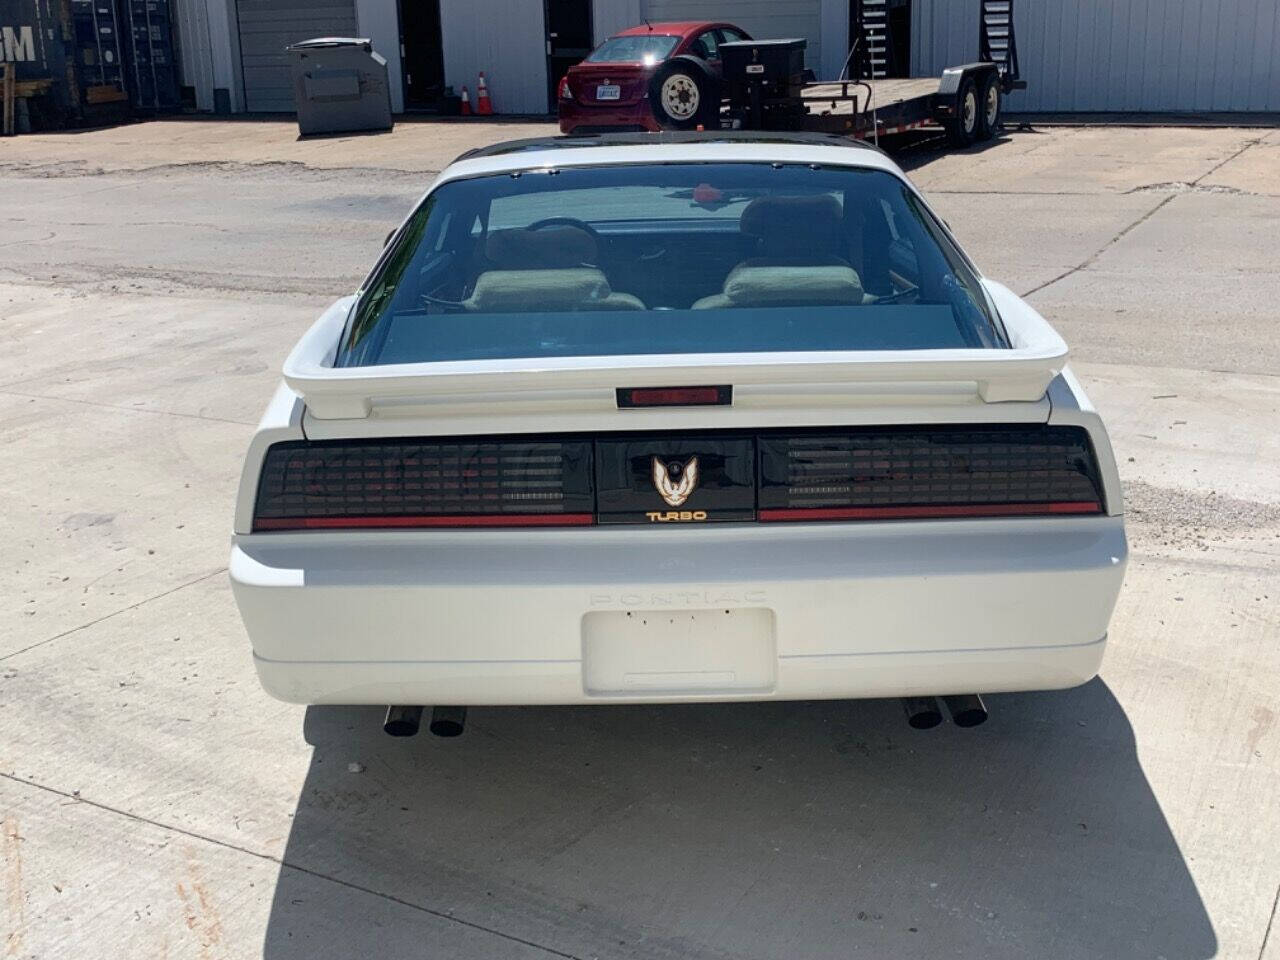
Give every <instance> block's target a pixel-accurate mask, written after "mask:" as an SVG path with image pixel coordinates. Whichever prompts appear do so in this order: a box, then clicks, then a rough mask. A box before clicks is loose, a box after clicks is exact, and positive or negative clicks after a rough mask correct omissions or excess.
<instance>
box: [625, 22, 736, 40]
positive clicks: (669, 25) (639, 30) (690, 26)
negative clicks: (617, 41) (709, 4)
mask: <svg viewBox="0 0 1280 960" xmlns="http://www.w3.org/2000/svg"><path fill="white" fill-rule="evenodd" d="M719 26H726V27H727V26H732V24H728V23H725V24H722V23H721V22H720V21H719V20H662V21H660V22H658V23H647V24H646V23H642V24H640V25H639V26H636V27H627V29H625V30H619V31H618V32H617V33H615V34H614V36H615V37H634V36H637V35H643V34H646V33H655V34H663V35H666V36H684V35H685V34H687V33H694V32H701V31H703V30H710V29H712V28H714V27H719Z"/></svg>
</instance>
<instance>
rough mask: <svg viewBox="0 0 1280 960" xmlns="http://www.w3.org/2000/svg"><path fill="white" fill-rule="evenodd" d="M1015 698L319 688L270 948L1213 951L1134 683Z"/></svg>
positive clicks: (795, 954) (347, 953)
mask: <svg viewBox="0 0 1280 960" xmlns="http://www.w3.org/2000/svg"><path fill="white" fill-rule="evenodd" d="M988 703H989V706H990V707H991V719H990V721H988V723H987V724H986V725H985V726H983V727H980V728H978V729H975V730H960V729H957V728H955V727H954V726H951V725H950V724H947V725H945V726H943V727H939V728H937V729H935V730H932V731H923V732H921V731H913V730H911V729H909V728H908V727H907V725H906V723H905V721H904V719H903V715H902V711H901V709H900V707H899V705H898V703H897V702H896V701H884V700H881V701H832V702H803V703H777V702H770V703H758V704H750V703H746V704H711V705H678V706H661V707H650V706H599V707H555V708H551V707H546V708H474V709H472V711H471V715H470V718H469V722H468V728H467V732H466V733H465V735H464V736H463V737H461V738H459V739H454V740H440V739H436V738H433V737H431V736H430V735H428V734H427V733H426V729H425V724H424V727H423V733H422V734H421V735H420V736H419V737H418V738H416V739H412V740H397V739H392V738H389V737H387V736H385V735H384V734H383V733H382V732H381V727H380V724H381V719H382V712H381V711H380V710H378V709H375V708H344V707H313V708H311V709H309V710H308V711H307V715H306V721H305V735H306V739H307V741H308V742H309V743H310V744H312V745H313V747H314V755H313V758H312V764H311V768H310V770H309V773H308V776H307V780H306V783H305V785H304V787H303V790H302V795H301V799H300V802H299V805H298V809H297V811H296V815H295V817H294V821H293V827H292V831H291V834H290V837H289V841H288V846H287V850H286V852H285V855H284V860H285V865H284V866H283V867H282V868H281V871H280V875H279V879H278V883H277V888H276V891H275V899H274V902H273V905H272V911H271V917H270V921H269V925H268V929H267V934H266V941H265V945H264V952H265V955H266V957H268V958H270V960H302V958H307V960H311V958H318V957H343V958H351V957H370V956H375V955H379V956H386V957H397V958H398V957H407V956H449V957H470V956H475V957H507V956H511V957H516V956H520V957H524V956H529V957H535V956H546V955H547V949H549V950H551V951H553V952H554V953H555V954H556V955H560V956H574V957H591V956H599V957H609V956H627V957H664V958H666V957H671V958H674V957H730V956H732V957H778V958H787V960H793V958H806V960H808V958H819V957H846V956H849V955H850V954H852V953H857V954H859V955H863V956H871V957H901V956H908V955H913V956H966V957H974V956H983V957H988V958H998V957H1010V958H1014V957H1016V958H1026V957H1053V958H1055V960H1066V958H1077V957H1079V958H1085V957H1089V958H1094V957H1139V956H1143V957H1164V958H1166V960H1203V958H1209V957H1212V956H1214V955H1215V953H1216V952H1217V941H1216V937H1215V935H1214V931H1213V928H1212V925H1211V923H1210V920H1209V917H1208V916H1207V914H1206V911H1205V908H1204V905H1203V903H1202V902H1201V899H1200V896H1199V894H1198V892H1197V890H1196V886H1195V883H1194V881H1193V879H1192V877H1191V875H1190V873H1189V872H1188V869H1187V866H1186V864H1185V862H1184V860H1183V857H1182V854H1181V852H1180V851H1179V849H1178V845H1177V842H1176V841H1175V840H1174V838H1173V836H1172V834H1171V833H1170V831H1169V827H1168V825H1167V824H1166V822H1165V819H1164V816H1163V815H1162V813H1161V810H1160V806H1159V803H1158V802H1157V800H1156V798H1155V796H1154V795H1153V794H1152V791H1151V788H1150V786H1149V785H1148V783H1147V780H1146V777H1145V776H1144V775H1143V772H1142V768H1141V766H1140V764H1139V762H1138V757H1137V754H1136V750H1135V743H1134V736H1133V731H1132V729H1131V727H1130V725H1129V722H1128V719H1127V718H1126V716H1125V714H1124V711H1123V710H1122V709H1121V707H1120V705H1119V704H1118V703H1117V702H1116V699H1115V697H1114V696H1113V695H1112V693H1111V691H1110V690H1109V689H1108V688H1107V686H1106V685H1105V684H1104V683H1103V682H1102V681H1101V680H1094V681H1093V682H1091V683H1089V684H1087V685H1085V686H1083V687H1080V688H1077V689H1075V690H1070V691H1064V692H1060V693H1043V694H1017V695H1004V696H993V697H990V698H989V699H988Z"/></svg>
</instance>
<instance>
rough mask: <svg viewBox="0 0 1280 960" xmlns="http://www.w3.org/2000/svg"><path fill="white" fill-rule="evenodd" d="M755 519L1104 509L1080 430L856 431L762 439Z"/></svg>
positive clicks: (1090, 451) (1004, 514)
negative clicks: (757, 505) (757, 503)
mask: <svg viewBox="0 0 1280 960" xmlns="http://www.w3.org/2000/svg"><path fill="white" fill-rule="evenodd" d="M758 502H759V511H758V513H757V517H758V519H759V520H762V521H786V520H789V521H818V520H905V519H940V518H946V517H1016V516H1046V515H1063V514H1089V513H1102V512H1103V497H1102V482H1101V479H1100V478H1099V476H1098V466H1097V461H1096V459H1095V457H1094V454H1093V447H1092V445H1091V444H1090V442H1089V436H1088V434H1087V433H1086V432H1085V431H1084V430H1083V429H1081V428H1079V427H1050V426H1043V427H1024V426H1013V425H1010V426H992V427H982V428H974V427H933V428H903V427H886V428H863V429H859V430H855V431H850V432H845V433H840V434H827V433H816V432H815V433H810V434H798V435H791V436H775V437H768V438H765V437H762V438H761V442H760V488H759V500H758Z"/></svg>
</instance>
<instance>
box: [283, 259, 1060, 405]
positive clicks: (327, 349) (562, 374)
mask: <svg viewBox="0 0 1280 960" xmlns="http://www.w3.org/2000/svg"><path fill="white" fill-rule="evenodd" d="M983 283H984V285H985V287H986V288H987V292H988V293H989V294H990V296H991V299H992V301H993V302H994V303H995V305H996V308H997V311H998V312H999V315H1000V318H1001V320H1003V322H1004V325H1005V329H1006V331H1007V333H1008V335H1009V341H1010V344H1011V347H1010V349H1007V350H988V349H960V350H876V351H848V352H844V351H840V352H835V351H831V352H812V353H793V354H785V355H780V354H776V353H770V354H761V353H737V354H706V355H698V356H692V355H689V354H677V355H656V356H619V357H556V358H545V357H543V358H536V359H503V360H464V361H447V362H431V363H410V364H387V365H383V366H372V367H335V366H334V365H333V364H334V357H335V355H336V353H337V347H338V341H339V338H340V337H341V336H342V330H343V327H344V325H345V323H346V319H347V314H348V312H349V311H350V309H351V306H352V304H353V302H354V298H353V297H345V298H343V299H342V300H339V301H337V302H336V303H334V304H333V306H331V307H330V308H329V309H328V310H327V311H325V313H324V314H323V315H322V316H321V317H320V319H319V320H317V321H316V323H315V324H314V325H313V326H312V327H311V329H310V330H308V331H307V333H306V334H305V335H304V336H303V337H302V339H301V340H300V341H299V342H298V345H297V346H296V347H295V348H294V350H293V352H292V353H291V354H290V355H289V358H288V359H287V360H286V361H285V364H284V379H285V381H286V382H287V383H288V385H289V387H290V388H291V389H292V390H293V391H294V392H295V393H297V394H299V395H300V396H301V397H302V398H303V400H304V401H305V402H306V405H307V410H308V412H309V413H310V414H311V416H313V417H315V418H317V419H320V420H343V419H358V418H364V417H368V416H369V414H370V413H371V412H372V411H373V410H374V409H375V408H388V409H389V408H393V407H397V406H406V405H413V404H422V403H424V402H425V403H431V402H438V401H445V400H449V399H455V400H456V399H466V398H480V397H485V396H490V397H496V396H499V395H500V396H501V398H502V400H503V401H507V402H513V403H520V402H522V401H526V402H527V401H530V400H534V399H543V398H550V397H555V398H556V399H560V400H570V399H572V398H573V397H574V396H575V395H576V396H578V397H581V398H582V399H583V400H589V399H590V398H594V397H596V396H598V395H599V394H600V393H601V391H607V394H608V396H609V397H610V398H612V397H613V392H614V390H615V389H616V388H618V387H652V386H669V387H681V386H699V385H705V384H717V383H718V384H732V385H733V386H734V387H750V386H753V385H754V386H760V387H772V388H775V389H779V390H781V391H783V392H791V391H788V390H787V388H788V387H794V388H795V390H794V392H796V393H809V392H812V391H813V390H814V389H815V388H819V387H827V386H836V385H850V386H851V385H858V384H866V385H874V384H883V385H893V386H894V387H895V390H894V392H895V393H896V394H899V395H901V394H902V393H903V392H904V391H906V392H911V393H918V394H919V395H920V396H921V398H936V397H937V395H938V394H939V392H940V391H942V392H945V393H948V394H955V393H963V394H966V395H968V396H970V397H976V398H978V399H980V400H982V401H984V402H986V403H999V402H1004V401H1036V400H1039V399H1041V398H1042V397H1043V396H1044V394H1045V391H1046V389H1047V388H1048V386H1049V383H1050V382H1051V381H1052V380H1053V378H1054V377H1056V376H1057V375H1058V373H1059V372H1061V370H1062V368H1063V366H1065V364H1066V362H1067V345H1066V343H1065V342H1063V340H1062V338H1061V337H1060V336H1058V334H1057V332H1056V331H1055V330H1054V329H1053V328H1052V327H1051V326H1049V324H1048V322H1047V321H1046V320H1045V319H1044V318H1043V317H1041V316H1040V314H1038V313H1037V312H1036V311H1035V310H1033V309H1031V308H1030V307H1029V306H1027V305H1026V304H1024V303H1023V302H1022V301H1021V300H1020V299H1018V297H1017V296H1015V295H1014V294H1013V293H1012V292H1010V291H1009V290H1008V289H1007V288H1005V287H1003V286H1001V285H1000V284H996V283H992V282H990V281H983ZM780 356H785V359H779V358H780Z"/></svg>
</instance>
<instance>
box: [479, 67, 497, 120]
mask: <svg viewBox="0 0 1280 960" xmlns="http://www.w3.org/2000/svg"><path fill="white" fill-rule="evenodd" d="M492 113H493V101H492V100H490V99H489V85H488V84H487V83H485V82H484V71H483V70H481V71H480V82H479V83H477V84H476V114H477V115H478V116H481V117H487V116H490V115H491V114H492Z"/></svg>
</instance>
